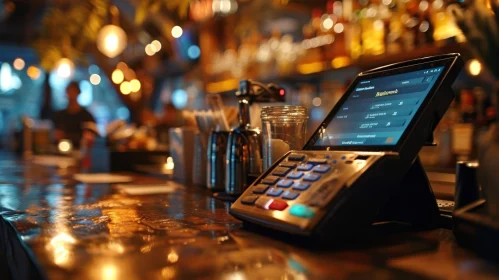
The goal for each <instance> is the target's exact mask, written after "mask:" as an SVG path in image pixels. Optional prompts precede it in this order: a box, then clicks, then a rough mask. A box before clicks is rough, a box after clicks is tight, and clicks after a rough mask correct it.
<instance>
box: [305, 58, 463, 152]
mask: <svg viewBox="0 0 499 280" xmlns="http://www.w3.org/2000/svg"><path fill="white" fill-rule="evenodd" d="M457 57H458V55H453V56H447V57H444V58H442V57H437V58H434V59H432V60H429V61H424V59H421V60H417V61H414V62H412V63H411V62H402V63H400V66H399V64H395V65H392V66H388V67H387V68H384V67H382V68H379V69H373V70H370V71H366V72H362V73H360V74H358V75H357V76H356V77H355V79H354V80H353V81H352V83H351V84H350V86H349V87H348V89H347V90H346V92H345V94H343V96H342V97H341V98H340V100H339V101H338V103H336V105H335V106H334V107H333V109H332V110H331V111H330V112H329V114H328V115H327V116H326V118H325V119H324V121H323V122H322V123H321V124H320V125H319V126H318V128H317V129H316V130H315V132H314V134H313V135H312V137H310V139H309V140H308V141H307V143H306V144H305V146H304V148H303V150H332V151H337V150H341V151H376V152H379V151H386V152H398V151H399V150H400V148H401V146H402V145H403V143H404V142H405V141H406V140H407V137H408V135H409V133H410V132H411V131H412V130H413V128H414V126H415V124H416V122H417V120H418V119H419V118H420V117H421V115H422V113H423V111H424V110H425V108H426V107H427V106H428V104H429V102H430V101H431V100H432V99H433V98H434V96H435V95H436V93H437V92H438V90H439V88H440V87H441V86H442V81H444V79H445V78H446V77H447V75H448V74H449V70H450V69H451V66H452V64H453V63H454V62H455V60H456V58H457ZM441 66H443V67H444V68H443V70H442V73H441V74H440V76H439V77H438V78H437V80H436V81H435V83H434V84H433V86H432V88H431V89H430V91H429V92H428V94H427V95H426V97H425V99H424V100H423V101H422V103H421V106H420V107H419V109H418V110H417V111H416V113H415V114H414V116H413V118H412V119H411V121H410V123H409V125H408V126H407V127H406V129H405V131H404V132H403V133H402V135H401V136H400V138H399V140H398V142H397V143H396V144H395V145H355V146H354V145H352V146H349V145H335V146H315V143H316V142H317V140H319V139H320V133H319V132H320V131H321V130H323V129H325V128H327V126H328V125H329V123H330V122H331V121H332V120H333V118H334V117H335V116H336V113H337V112H338V111H339V110H340V109H341V107H342V106H343V104H344V103H345V102H346V101H347V99H348V98H349V97H350V95H351V94H352V92H353V91H354V89H355V87H356V86H357V85H358V83H359V82H360V81H361V80H364V79H374V78H378V77H382V76H390V75H397V74H404V73H408V72H413V71H419V70H424V69H429V68H434V67H441Z"/></svg>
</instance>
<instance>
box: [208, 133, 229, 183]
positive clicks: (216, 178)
mask: <svg viewBox="0 0 499 280" xmlns="http://www.w3.org/2000/svg"><path fill="white" fill-rule="evenodd" d="M229 133H230V132H229V131H212V132H211V133H210V136H209V138H208V147H207V149H206V150H207V154H206V155H207V164H206V186H207V187H208V189H210V190H212V191H223V190H224V189H225V166H226V153H227V139H228V137H229Z"/></svg>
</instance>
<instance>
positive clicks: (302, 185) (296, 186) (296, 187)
mask: <svg viewBox="0 0 499 280" xmlns="http://www.w3.org/2000/svg"><path fill="white" fill-rule="evenodd" d="M308 188H310V184H309V183H305V182H296V183H295V184H294V185H293V190H297V191H304V190H306V189H308Z"/></svg>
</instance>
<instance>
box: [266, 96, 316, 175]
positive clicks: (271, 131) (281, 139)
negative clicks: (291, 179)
mask: <svg viewBox="0 0 499 280" xmlns="http://www.w3.org/2000/svg"><path fill="white" fill-rule="evenodd" d="M260 117H261V119H262V145H263V147H262V152H263V169H264V170H267V169H268V168H269V167H270V166H272V164H273V163H274V162H276V161H277V160H278V159H279V158H280V157H282V156H283V155H284V154H285V153H286V152H288V151H290V150H301V149H302V148H303V145H304V144H305V137H306V131H307V120H308V109H307V108H305V107H303V106H266V107H263V108H262V112H261V115H260Z"/></svg>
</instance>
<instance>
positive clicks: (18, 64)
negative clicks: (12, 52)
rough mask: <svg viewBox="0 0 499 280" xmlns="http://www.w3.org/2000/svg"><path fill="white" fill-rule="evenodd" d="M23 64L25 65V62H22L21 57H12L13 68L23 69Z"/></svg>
mask: <svg viewBox="0 0 499 280" xmlns="http://www.w3.org/2000/svg"><path fill="white" fill-rule="evenodd" d="M25 65H26V63H25V62H24V60H23V59H22V58H16V59H14V63H13V66H14V69H16V70H23V69H24V66H25Z"/></svg>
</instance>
